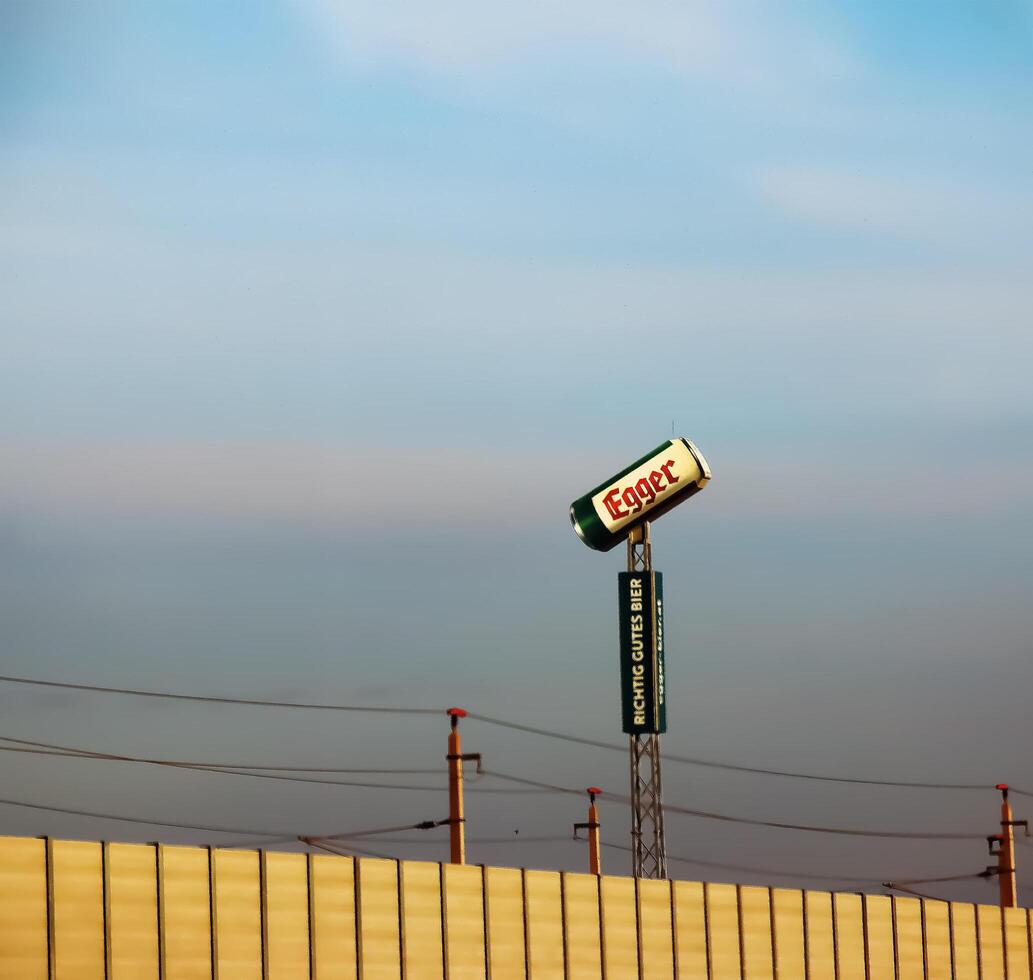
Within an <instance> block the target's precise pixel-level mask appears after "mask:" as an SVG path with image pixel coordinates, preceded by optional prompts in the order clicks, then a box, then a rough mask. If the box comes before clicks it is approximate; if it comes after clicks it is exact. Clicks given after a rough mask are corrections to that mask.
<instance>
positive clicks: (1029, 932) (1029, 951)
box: [1026, 909, 1033, 977]
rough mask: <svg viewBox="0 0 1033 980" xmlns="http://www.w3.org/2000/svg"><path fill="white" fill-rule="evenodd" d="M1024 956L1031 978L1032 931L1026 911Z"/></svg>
mask: <svg viewBox="0 0 1033 980" xmlns="http://www.w3.org/2000/svg"><path fill="white" fill-rule="evenodd" d="M1026 956H1027V958H1028V960H1029V975H1030V976H1031V977H1033V929H1031V928H1030V913H1029V909H1026Z"/></svg>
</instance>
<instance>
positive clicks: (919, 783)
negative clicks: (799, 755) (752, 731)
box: [0, 675, 1033, 796]
mask: <svg viewBox="0 0 1033 980" xmlns="http://www.w3.org/2000/svg"><path fill="white" fill-rule="evenodd" d="M0 683H5V684H29V685H35V686H39V687H49V688H60V689H65V690H73V691H89V692H93V693H100V694H124V695H130V696H133V697H143V698H165V699H170V700H177V701H194V702H201V703H213V704H239V705H249V706H257V707H267V708H301V709H308V710H314V711H345V712H348V711H351V712H371V713H387V714H414V715H437V714H440V713H441V711H442V710H443V709H439V708H411V707H394V706H383V707H367V706H365V705H348V704H320V703H307V702H298V701H275V700H266V699H258V698H231V697H218V696H213V695H200V694H181V693H176V692H168V691H148V690H140V689H136V688H122V687H105V686H101V685H94V684H73V683H69V682H64V681H45V680H40V679H37V678H28V677H14V676H10V675H0ZM468 717H469V718H470V719H471V720H474V721H480V722H481V723H483V724H486V725H494V726H496V727H500V728H508V729H510V730H512V731H519V732H526V733H528V734H532V735H539V736H542V737H544V738H552V739H557V740H560V741H564V742H571V743H574V744H578V745H588V746H592V747H595V748H600V749H606V750H608V751H611V752H621V753H624V752H626V751H627V747H626V746H623V745H619V744H617V743H615V742H606V741H603V740H601V739H593V738H585V737H583V736H579V735H571V734H569V733H565V732H557V731H553V730H551V729H547V728H538V727H535V726H533V725H524V724H522V723H519V722H514V721H508V720H506V719H504V718H495V717H493V716H491V715H482V714H480V713H478V712H473V711H471V712H469V714H468ZM664 758H665V760H667V761H668V762H677V763H683V764H685V765H692V766H701V767H704V768H709V769H721V770H726V771H729V772H742V773H750V774H753V775H762V776H778V777H783V778H788V779H806V780H812V781H816V782H829V783H847V784H853V785H859V786H891V787H897V788H907V789H939V790H986V789H993V788H994V785H993V784H990V783H955V782H929V781H923V780H903V779H869V778H863V777H853V776H830V775H827V774H822V773H809V772H794V771H792V770H787V769H772V768H765V767H761V766H744V765H738V764H736V763H730V762H717V761H715V760H713V759H702V758H699V757H695V756H686V755H678V754H675V753H668V754H666V755H665V756H664ZM1015 792H1016V793H1019V794H1020V795H1022V796H1033V792H1029V791H1025V790H1015Z"/></svg>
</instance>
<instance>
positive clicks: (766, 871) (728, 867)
mask: <svg viewBox="0 0 1033 980" xmlns="http://www.w3.org/2000/svg"><path fill="white" fill-rule="evenodd" d="M600 843H601V844H602V846H603V847H607V848H609V849H611V850H614V851H626V852H627V853H629V854H630V853H632V852H633V850H634V849H633V848H632V847H629V846H628V845H627V844H613V843H610V842H608V841H601V842H600ZM667 860H668V861H676V862H679V863H681V864H693V865H698V866H699V867H701V868H716V869H717V870H720V871H742V872H744V873H746V874H758V875H773V876H774V877H776V878H803V879H813V880H814V881H840V882H858V883H864V884H879V885H881V884H882V883H883V880H884V879H883V878H866V877H862V876H859V875H830V874H819V873H816V872H814V873H807V872H803V871H785V870H782V869H778V868H757V867H753V866H751V865H748V864H727V863H725V862H722V861H707V860H703V859H701V858H691V857H685V856H683V855H677V854H668V855H667Z"/></svg>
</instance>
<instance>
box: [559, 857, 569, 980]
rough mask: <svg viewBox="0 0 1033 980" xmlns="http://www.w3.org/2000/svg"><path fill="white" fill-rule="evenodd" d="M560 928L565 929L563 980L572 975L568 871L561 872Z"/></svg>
mask: <svg viewBox="0 0 1033 980" xmlns="http://www.w3.org/2000/svg"><path fill="white" fill-rule="evenodd" d="M560 928H561V929H562V930H563V980H567V977H568V976H569V975H570V963H569V956H568V954H567V873H566V872H565V871H561V872H560Z"/></svg>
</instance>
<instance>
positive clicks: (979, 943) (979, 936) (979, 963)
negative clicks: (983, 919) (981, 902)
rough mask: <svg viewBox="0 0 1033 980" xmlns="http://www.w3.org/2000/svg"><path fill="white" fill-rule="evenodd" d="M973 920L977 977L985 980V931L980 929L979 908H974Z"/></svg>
mask: <svg viewBox="0 0 1033 980" xmlns="http://www.w3.org/2000/svg"><path fill="white" fill-rule="evenodd" d="M972 918H973V920H974V921H975V924H976V976H977V977H978V978H979V980H983V930H982V929H980V927H979V906H978V905H975V904H974V905H973V906H972Z"/></svg>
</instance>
